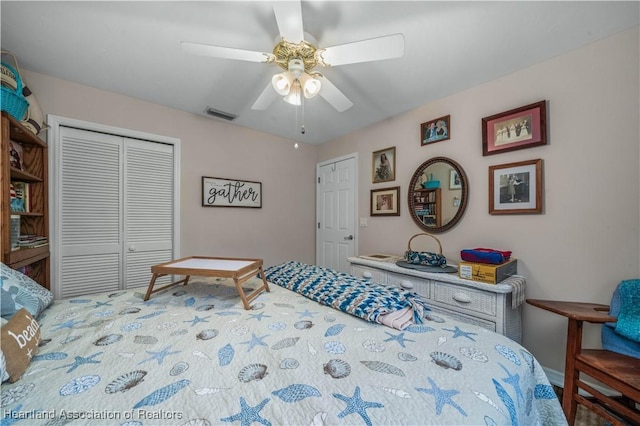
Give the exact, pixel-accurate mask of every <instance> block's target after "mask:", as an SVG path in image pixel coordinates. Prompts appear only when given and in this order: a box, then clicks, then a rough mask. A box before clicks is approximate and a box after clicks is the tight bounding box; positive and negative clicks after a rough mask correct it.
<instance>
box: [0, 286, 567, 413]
mask: <svg viewBox="0 0 640 426" xmlns="http://www.w3.org/2000/svg"><path fill="white" fill-rule="evenodd" d="M258 285H260V281H256V280H251V281H248V282H247V283H245V286H246V287H252V286H253V287H254V288H255V287H257V286H258ZM247 290H249V289H247ZM143 291H144V289H138V290H135V289H133V290H128V291H120V292H115V293H113V292H112V293H104V294H96V295H88V296H83V297H76V298H72V299H68V300H58V301H55V302H54V303H53V304H52V305H51V306H50V307H49V308H48V309H47V310H46V311H45V312H44V314H43V315H42V316H41V317H40V319H39V323H40V327H41V328H40V331H41V336H42V339H43V340H42V342H41V344H40V347H39V351H38V353H37V354H36V355H35V356H34V357H33V358H32V360H31V363H30V366H29V368H28V369H27V371H26V372H25V374H24V376H23V377H22V378H21V379H20V380H19V381H18V382H16V383H13V384H8V383H5V384H3V385H2V403H1V408H2V424H3V425H4V424H6V425H9V424H18V425H20V424H24V425H34V424H66V423H69V424H74V425H75V424H78V425H85V424H98V425H103V424H104V425H128V426H134V425H138V426H139V425H160V424H171V425H192V426H195V425H203V426H204V425H226V424H240V425H249V424H262V425H270V424H272V425H322V424H327V425H335V424H349V425H360V424H367V425H371V424H376V425H391V424H402V425H408V424H438V425H445V424H451V425H463V424H472V425H493V424H512V425H527V426H528V425H535V424H540V425H547V424H554V425H562V424H565V423H566V421H565V419H564V416H563V414H562V411H561V408H560V404H559V403H558V400H557V399H556V396H555V394H554V392H553V389H552V387H551V385H550V383H549V381H548V380H547V377H546V376H545V374H544V372H543V370H542V368H541V366H540V365H539V364H538V362H537V361H536V359H535V358H534V357H533V356H532V355H531V353H530V352H529V351H527V350H526V349H525V348H524V347H522V346H520V345H518V344H517V343H515V342H513V341H511V340H509V339H508V338H506V337H504V336H502V335H499V334H496V333H493V332H490V331H487V330H485V329H482V328H479V327H476V326H474V325H469V324H464V323H461V322H459V321H456V320H452V319H450V318H447V317H445V316H440V315H435V314H433V313H432V312H430V311H425V312H424V315H425V317H424V321H423V323H422V324H415V325H412V326H409V327H407V328H405V329H404V330H397V329H393V328H389V327H386V326H384V325H380V324H377V323H373V322H367V321H365V320H363V319H360V318H357V317H355V316H352V315H349V314H345V313H343V312H341V311H337V310H334V309H332V308H331V307H328V306H324V305H320V304H318V303H316V302H314V301H312V300H309V299H307V298H305V297H303V296H301V295H299V294H297V293H294V292H292V291H289V290H287V289H285V288H281V287H278V286H275V285H274V286H272V288H271V292H269V293H263V294H261V295H260V296H259V297H258V298H256V299H255V300H254V301H253V304H252V309H251V310H245V309H244V308H243V306H242V302H241V301H240V299H239V297H238V295H237V292H236V291H235V288H234V286H233V283H232V282H229V281H227V280H225V279H220V278H218V279H215V278H211V279H205V278H202V279H197V278H194V279H193V281H192V282H190V283H189V284H188V285H187V286H179V287H173V288H170V289H167V290H165V291H163V292H159V293H158V294H157V295H154V297H153V298H152V299H150V300H149V301H147V302H144V301H143Z"/></svg>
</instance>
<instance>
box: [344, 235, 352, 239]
mask: <svg viewBox="0 0 640 426" xmlns="http://www.w3.org/2000/svg"><path fill="white" fill-rule="evenodd" d="M344 239H345V240H353V235H349V236H348V237H344Z"/></svg>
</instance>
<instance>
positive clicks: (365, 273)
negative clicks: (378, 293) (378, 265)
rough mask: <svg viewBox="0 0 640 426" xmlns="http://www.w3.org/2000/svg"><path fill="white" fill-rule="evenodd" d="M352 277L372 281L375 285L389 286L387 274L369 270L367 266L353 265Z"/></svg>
mask: <svg viewBox="0 0 640 426" xmlns="http://www.w3.org/2000/svg"><path fill="white" fill-rule="evenodd" d="M351 275H353V276H355V277H358V278H364V279H367V280H371V281H372V282H374V283H377V284H382V285H387V273H386V272H385V271H381V270H380V269H375V268H367V267H366V266H360V265H357V266H356V265H351Z"/></svg>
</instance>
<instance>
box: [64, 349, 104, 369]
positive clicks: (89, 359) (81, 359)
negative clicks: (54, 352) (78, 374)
mask: <svg viewBox="0 0 640 426" xmlns="http://www.w3.org/2000/svg"><path fill="white" fill-rule="evenodd" d="M101 354H102V352H98V353H95V354H93V355H91V356H89V357H87V358H85V357H81V356H76V360H75V361H74V362H72V363H71V364H67V365H62V366H60V367H57V368H54V370H57V369H58V368H65V367H71V368H69V369H68V370H67V373H71V372H72V371H73V370H75V369H76V368H78V367H80V366H81V365H82V364H100V363H101V362H102V361H96V360H93V359H92V358H93V357H96V356H98V355H101Z"/></svg>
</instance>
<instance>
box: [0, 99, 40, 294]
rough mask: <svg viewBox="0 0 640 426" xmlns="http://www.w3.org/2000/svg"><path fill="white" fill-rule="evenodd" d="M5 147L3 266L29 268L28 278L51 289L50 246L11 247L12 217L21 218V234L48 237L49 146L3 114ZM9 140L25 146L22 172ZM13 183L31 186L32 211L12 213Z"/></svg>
mask: <svg viewBox="0 0 640 426" xmlns="http://www.w3.org/2000/svg"><path fill="white" fill-rule="evenodd" d="M1 131H2V145H1V150H0V164H1V165H2V167H1V168H0V170H1V172H0V193H1V199H0V212H1V214H0V225H1V229H0V231H1V235H2V238H1V239H0V240H1V241H0V254H1V255H2V263H4V264H5V265H7V266H9V267H10V268H13V269H20V268H24V267H26V268H27V275H29V276H30V277H31V278H33V279H34V280H35V281H37V282H38V283H40V284H41V285H42V286H43V287H45V288H47V289H48V288H50V283H49V279H50V260H49V246H48V245H45V246H40V247H35V248H24V247H23V248H18V249H13V250H12V247H11V226H10V223H11V216H12V215H17V216H19V217H20V234H21V235H24V234H35V235H38V236H43V237H46V238H47V240H48V238H49V194H48V185H49V172H48V151H47V144H46V143H45V142H44V141H43V140H42V139H40V138H39V137H37V136H36V135H34V134H33V133H31V132H30V131H29V130H27V128H25V127H24V126H23V125H22V124H21V123H20V122H19V121H18V120H16V119H15V118H13V117H12V116H11V115H9V114H8V113H7V112H5V111H3V112H2V130H1ZM10 141H13V142H17V143H19V144H21V145H22V160H23V169H22V170H21V169H20V168H16V167H12V166H11V162H10V154H9V150H10ZM12 182H27V183H28V184H29V189H30V191H29V198H30V203H29V204H30V209H29V211H28V212H12V211H11V200H10V188H11V183H12Z"/></svg>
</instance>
